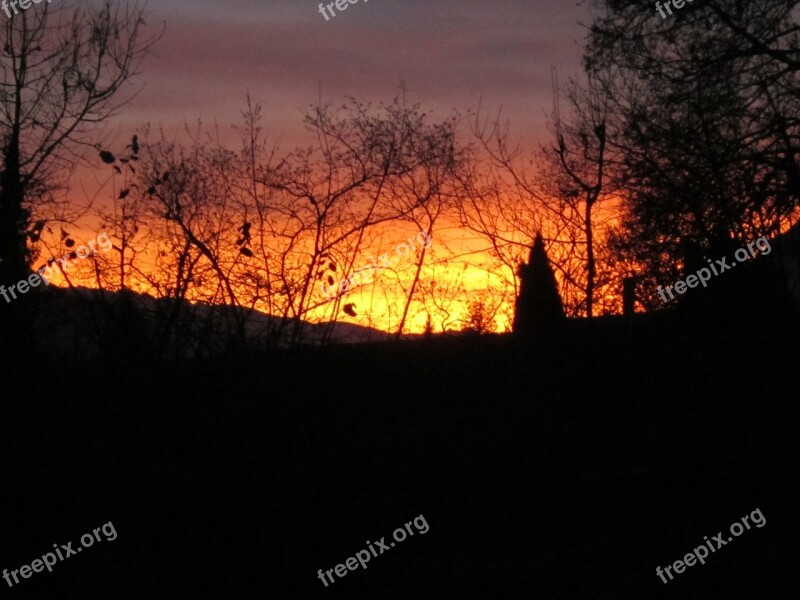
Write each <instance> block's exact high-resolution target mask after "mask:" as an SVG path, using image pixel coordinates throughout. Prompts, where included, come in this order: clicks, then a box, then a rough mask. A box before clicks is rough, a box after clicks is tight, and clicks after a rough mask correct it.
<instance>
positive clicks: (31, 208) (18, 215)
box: [0, 1, 153, 283]
mask: <svg viewBox="0 0 800 600" xmlns="http://www.w3.org/2000/svg"><path fill="white" fill-rule="evenodd" d="M3 21H4V22H3V24H2V27H0V147H2V152H3V155H2V164H1V165H0V170H2V173H0V282H3V283H9V282H11V283H16V282H17V281H19V280H21V279H23V278H24V277H26V276H27V275H28V273H29V268H30V263H31V261H32V259H33V258H34V255H33V254H32V253H31V251H30V249H29V246H28V242H31V243H33V244H35V243H36V242H37V241H38V240H39V238H40V235H41V230H42V228H41V227H37V226H34V227H31V219H32V218H36V217H34V216H33V215H34V213H35V212H36V211H35V209H36V206H37V203H39V202H41V201H42V200H44V199H46V197H47V194H48V192H50V191H52V189H53V188H55V187H57V186H58V185H59V184H61V183H63V180H64V176H65V175H68V174H69V172H70V170H71V169H72V167H73V165H74V164H75V162H76V160H80V159H81V157H82V152H81V144H84V145H85V144H86V141H87V136H88V135H89V133H90V132H91V131H92V130H93V129H94V128H95V126H96V124H97V123H99V122H102V121H103V120H105V119H106V118H107V117H109V116H110V115H112V114H114V112H115V110H116V109H118V108H119V107H120V106H121V105H122V104H123V103H124V101H117V102H115V101H114V99H115V97H116V96H117V92H118V91H119V90H120V88H121V86H122V84H123V83H124V82H126V81H128V80H129V79H130V78H131V77H133V76H134V75H135V73H136V67H137V65H138V63H139V61H140V59H141V58H142V57H143V56H144V54H145V53H146V52H147V49H148V48H149V47H150V45H151V44H152V42H153V40H145V41H143V39H142V36H141V26H142V25H143V24H144V9H143V8H142V7H140V6H139V5H138V4H136V3H134V4H129V5H122V6H120V7H113V5H112V3H111V2H110V1H106V2H104V3H103V5H102V6H101V7H100V8H90V7H88V6H84V5H83V3H81V4H79V5H78V6H77V7H74V8H56V7H54V6H53V5H51V4H50V3H49V2H42V3H41V4H38V5H37V6H35V7H32V8H30V9H28V10H20V11H18V13H15V14H12V15H11V16H10V17H9V18H5V17H4V18H3Z"/></svg>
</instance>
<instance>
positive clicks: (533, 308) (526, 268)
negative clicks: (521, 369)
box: [513, 234, 564, 338]
mask: <svg viewBox="0 0 800 600" xmlns="http://www.w3.org/2000/svg"><path fill="white" fill-rule="evenodd" d="M519 277H520V292H519V297H518V298H517V304H516V312H515V314H514V327H513V330H514V333H515V334H517V335H519V336H521V337H523V338H525V337H529V336H531V335H536V334H540V333H545V332H548V331H552V330H553V329H555V328H557V327H558V325H559V324H560V323H561V322H562V321H563V320H564V307H563V305H562V303H561V296H559V294H558V285H557V284H556V278H555V275H554V274H553V269H552V267H551V266H550V261H549V260H548V258H547V252H546V251H545V248H544V240H543V239H542V236H541V234H537V236H536V239H535V240H534V242H533V246H532V247H531V255H530V261H529V262H528V263H527V264H525V263H523V264H521V265H520V267H519Z"/></svg>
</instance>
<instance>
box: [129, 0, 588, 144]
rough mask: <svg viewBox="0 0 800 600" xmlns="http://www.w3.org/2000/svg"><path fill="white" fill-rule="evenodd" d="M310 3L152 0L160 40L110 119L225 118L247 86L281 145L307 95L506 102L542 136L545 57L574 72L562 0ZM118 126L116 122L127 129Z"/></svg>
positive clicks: (578, 10)
mask: <svg viewBox="0 0 800 600" xmlns="http://www.w3.org/2000/svg"><path fill="white" fill-rule="evenodd" d="M318 6H319V3H318V2H313V1H312V0H301V1H298V0H224V1H219V2H212V1H210V0H170V2H151V3H150V7H151V10H152V16H151V18H150V24H152V25H154V26H155V25H157V23H158V22H160V21H163V22H165V32H164V35H163V38H162V39H161V40H160V42H159V43H158V44H157V46H156V47H155V48H154V50H153V56H150V57H149V58H148V59H147V60H146V61H145V63H144V64H143V65H142V69H141V71H142V74H141V76H140V77H139V78H138V79H137V80H136V81H135V82H134V84H133V85H134V86H136V85H139V86H141V85H142V84H144V89H143V90H142V92H141V93H140V94H139V95H138V96H137V97H136V99H135V100H134V101H133V102H132V103H131V104H130V105H129V106H128V107H126V108H125V110H124V112H123V113H122V114H121V115H120V118H118V119H117V120H116V122H115V123H116V124H117V125H118V126H119V125H125V126H128V127H136V126H140V125H141V124H143V123H146V122H152V123H153V124H158V123H162V124H163V125H165V126H167V127H177V126H179V125H180V123H181V122H183V121H184V120H187V121H189V122H194V121H196V120H197V118H198V117H202V118H203V119H204V120H205V121H207V122H211V123H213V122H216V123H218V124H219V125H220V126H225V128H227V126H228V125H229V124H230V123H232V122H234V121H236V119H237V118H238V115H239V112H240V110H241V108H242V106H243V104H244V100H245V96H246V94H247V93H248V92H249V93H250V94H251V95H252V97H253V99H254V100H255V101H256V102H259V103H261V104H262V105H263V108H264V111H265V117H266V119H265V121H266V124H267V133H268V134H269V135H270V136H272V137H273V138H277V137H280V139H281V141H282V144H281V145H282V147H292V146H294V144H295V143H296V141H297V140H298V139H300V136H301V135H302V132H303V128H302V125H301V123H300V121H301V114H302V110H303V109H304V108H306V107H307V106H308V105H309V104H311V103H313V102H315V101H316V100H317V99H318V98H322V99H323V100H330V101H334V102H339V101H340V100H341V99H342V98H343V97H344V96H345V95H353V96H355V97H356V98H358V99H359V100H370V101H375V102H380V101H382V100H387V101H388V100H390V99H391V97H392V96H393V95H395V94H397V92H398V88H399V83H400V81H401V80H402V81H404V82H405V84H406V87H407V90H408V95H409V98H410V99H411V100H412V101H419V102H422V103H423V105H424V107H425V108H427V109H431V110H434V112H435V114H437V115H439V114H441V115H446V114H447V113H448V112H449V111H450V109H452V108H455V109H458V110H459V111H461V112H464V111H466V110H467V109H470V108H472V109H474V108H475V107H476V106H477V104H478V102H479V101H480V100H481V99H483V102H484V105H485V106H486V107H488V108H489V109H492V110H496V109H497V108H499V107H500V106H501V105H502V106H503V111H504V114H505V115H506V116H507V117H509V118H510V119H511V121H512V127H513V132H514V133H515V134H516V135H517V136H519V137H525V138H526V139H534V140H540V139H542V138H543V135H544V131H545V129H544V116H545V113H546V112H549V110H550V106H551V97H552V96H551V89H550V67H551V66H555V67H557V68H558V70H559V73H560V76H561V77H562V78H566V77H567V76H569V75H571V74H573V73H575V72H577V71H578V68H579V65H580V54H581V47H580V40H581V39H582V38H583V36H584V28H583V27H582V26H581V25H580V24H579V21H582V22H588V21H589V16H590V11H589V7H588V6H587V5H586V3H580V5H579V4H578V3H576V2H569V1H566V2H565V1H564V0H536V1H535V2H526V1H523V0H500V1H494V2H478V1H477V0H458V1H456V0H436V1H430V0H413V1H412V0H397V1H390V0H371V1H370V2H367V3H364V2H363V0H362V1H360V2H359V3H357V4H353V5H350V6H349V8H348V9H347V10H346V11H344V12H342V13H341V14H339V15H337V16H336V17H334V18H332V19H331V20H330V21H325V19H324V18H323V16H322V15H321V14H320V13H319V12H318ZM126 134H127V130H126Z"/></svg>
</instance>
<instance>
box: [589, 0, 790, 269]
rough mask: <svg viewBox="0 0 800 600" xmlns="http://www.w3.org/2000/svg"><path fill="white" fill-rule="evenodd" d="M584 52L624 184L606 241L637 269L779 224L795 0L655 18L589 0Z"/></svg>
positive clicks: (692, 265) (720, 251)
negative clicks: (614, 227) (605, 107)
mask: <svg viewBox="0 0 800 600" xmlns="http://www.w3.org/2000/svg"><path fill="white" fill-rule="evenodd" d="M597 4H598V5H599V7H600V11H599V16H598V17H597V19H596V20H595V22H594V23H593V26H592V30H591V34H590V38H589V43H588V46H587V49H586V54H585V59H584V60H585V65H586V68H587V70H588V71H589V72H590V73H592V74H594V76H595V77H596V78H597V79H598V80H599V81H601V82H602V85H603V86H605V88H606V91H607V94H608V97H609V98H611V99H612V100H613V102H612V104H611V106H610V115H609V120H608V127H607V130H606V137H607V143H608V145H609V148H610V154H611V156H612V159H613V160H614V161H616V164H618V165H619V169H617V170H616V174H617V175H618V185H619V187H620V188H621V189H623V190H624V194H623V197H624V199H625V208H626V211H625V216H624V219H623V222H622V226H623V227H622V229H621V230H620V231H619V232H618V238H617V240H616V241H615V242H614V244H615V245H616V246H617V247H619V248H620V249H625V250H626V251H628V252H629V253H630V254H628V257H629V258H631V259H633V260H634V261H636V262H638V263H639V264H643V265H644V266H645V267H646V270H647V273H648V276H649V277H664V276H669V277H672V276H673V275H674V273H673V275H668V273H669V272H671V271H675V270H677V269H684V270H686V271H693V270H695V269H696V268H697V266H698V265H702V264H704V262H705V260H706V259H709V258H712V259H713V258H719V257H720V256H723V255H724V254H726V253H728V252H729V251H730V250H731V248H732V247H736V246H738V245H739V244H740V243H741V242H742V241H749V240H751V239H753V238H755V237H758V236H760V235H764V234H773V233H775V232H776V231H779V230H781V229H785V228H786V227H787V226H788V225H789V223H791V222H792V220H793V219H795V218H796V217H797V214H798V200H799V199H800V177H798V175H800V169H799V168H798V165H799V164H800V161H798V152H800V93H799V92H800V87H799V86H798V69H799V68H800V61H798V56H800V29H798V27H797V25H796V23H795V20H794V19H793V17H792V10H793V6H794V4H795V3H794V2H788V3H787V2H785V1H782V0H752V1H750V2H740V1H738V0H709V1H707V2H705V1H704V2H697V3H694V4H693V5H687V6H686V7H685V8H684V9H682V10H680V11H677V12H676V13H675V14H673V15H672V16H668V17H667V18H666V19H662V18H660V17H659V16H658V15H657V14H654V12H653V10H652V8H649V9H645V8H643V5H642V3H641V2H635V1H633V0H627V1H622V2H620V1H617V0H613V1H612V0H608V1H598V2H597Z"/></svg>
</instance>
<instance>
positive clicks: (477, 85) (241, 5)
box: [76, 0, 591, 330]
mask: <svg viewBox="0 0 800 600" xmlns="http://www.w3.org/2000/svg"><path fill="white" fill-rule="evenodd" d="M149 7H150V11H151V15H150V17H149V19H148V26H149V27H148V29H149V31H150V32H154V31H157V30H158V29H159V28H161V27H163V28H164V32H163V35H162V37H161V39H160V40H159V41H158V42H157V44H156V45H155V46H154V48H153V49H152V52H151V55H150V56H148V57H147V58H146V59H145V60H144V62H143V63H142V64H141V66H140V69H139V71H140V74H139V75H138V76H137V77H136V78H135V79H134V80H133V82H132V83H130V84H129V85H128V86H127V89H126V90H123V91H127V93H128V94H129V95H131V94H133V93H134V92H135V91H137V90H138V93H137V94H136V95H135V97H134V98H133V99H132V101H131V102H130V103H129V104H127V105H126V106H124V107H123V108H122V109H121V110H120V112H119V114H118V115H117V116H116V117H115V118H114V119H112V120H110V121H109V122H108V123H105V124H104V125H103V130H102V133H100V135H99V136H98V139H99V140H100V142H101V143H102V144H103V145H104V146H105V147H107V148H121V147H123V145H124V144H125V143H127V141H128V140H129V139H130V136H131V134H132V133H134V132H135V131H137V130H139V131H141V128H142V127H143V126H144V125H146V124H148V123H149V124H151V125H152V126H154V127H163V128H164V130H165V132H166V133H167V137H172V136H176V138H177V139H178V140H181V139H182V133H181V132H182V129H183V124H184V123H188V124H190V125H191V126H192V127H193V128H194V127H195V125H196V124H197V122H198V120H202V122H203V126H205V127H206V128H209V129H210V128H212V127H214V126H217V127H218V130H219V132H220V134H221V137H222V141H223V142H227V143H228V144H230V146H231V147H234V148H236V147H238V144H239V143H240V141H239V139H240V138H239V137H238V134H236V133H235V132H234V131H233V129H232V125H234V124H238V122H239V120H240V116H241V112H242V110H243V109H244V106H245V101H246V97H247V95H248V94H250V96H251V98H252V100H253V102H254V103H258V104H261V106H262V109H263V119H262V125H263V127H264V133H265V135H266V138H267V141H268V143H269V144H270V145H271V146H272V145H277V147H278V148H279V151H280V152H281V153H284V152H288V151H290V150H291V149H293V148H294V147H296V146H298V145H302V144H306V143H309V142H310V141H311V139H310V138H309V137H308V134H307V133H306V130H305V128H304V125H303V123H302V117H303V113H304V111H305V110H306V109H307V108H308V107H309V105H311V104H313V103H315V102H317V101H318V100H322V101H328V102H331V103H333V104H335V105H339V104H341V103H342V102H343V101H344V99H345V97H346V96H348V95H352V96H353V97H355V98H356V99H357V100H359V101H362V102H372V103H374V104H379V103H381V102H389V101H391V99H392V98H393V97H395V96H397V95H398V94H400V93H401V90H400V86H401V82H403V83H404V85H405V89H406V98H407V100H408V101H409V102H412V103H413V102H420V103H421V104H422V108H423V110H425V111H431V112H432V113H433V114H432V120H434V121H436V120H441V119H445V118H446V117H447V116H448V115H449V114H450V113H451V112H452V111H453V110H456V111H458V112H459V113H460V114H461V115H462V116H465V115H466V114H467V113H468V112H469V111H474V110H475V109H476V108H477V107H478V105H479V103H480V104H481V107H482V109H481V110H482V111H483V114H484V115H486V116H490V117H493V116H495V115H496V114H497V111H498V110H499V109H501V108H502V114H503V117H504V119H508V120H509V121H510V124H511V130H510V131H511V136H512V139H513V140H515V141H519V142H521V143H522V145H523V147H524V148H528V149H533V148H536V145H537V144H538V143H541V142H543V141H545V140H546V139H547V137H546V136H547V132H546V124H545V119H546V116H547V115H548V114H549V112H550V109H551V106H552V89H551V67H553V66H555V67H556V68H557V69H558V73H559V77H560V79H561V81H565V80H566V79H567V78H568V77H570V76H571V75H574V74H576V73H577V72H578V71H579V68H580V58H581V51H582V48H581V46H582V44H581V41H582V40H583V38H584V35H585V29H584V27H583V26H582V25H581V22H583V23H586V22H589V21H590V16H591V14H590V8H589V6H588V4H587V3H584V2H581V3H574V2H564V1H563V0H538V1H537V2H523V1H522V0H502V1H500V2H492V3H488V2H478V1H476V0H459V1H458V2H456V1H455V0H438V1H435V2H430V1H428V0H405V1H390V0H370V1H368V2H366V3H365V2H364V1H363V0H360V1H359V2H358V3H356V4H351V5H349V6H348V8H347V10H345V11H343V12H338V11H337V16H336V17H333V18H331V19H330V20H329V21H326V20H325V18H324V17H323V16H322V15H321V14H320V12H319V3H318V2H312V1H311V0H303V1H297V0H225V1H224V2H211V1H210V0H171V1H170V2H169V3H167V2H155V1H152V2H150V3H149ZM468 134H469V131H468V127H467V126H466V124H462V125H461V126H460V129H459V135H462V136H466V135H468ZM183 139H184V140H185V138H183ZM95 161H96V159H95ZM98 162H99V161H98ZM106 171H107V170H106ZM76 180H77V181H80V182H81V183H80V185H81V186H82V187H83V190H82V191H81V192H80V194H82V195H84V196H87V197H88V194H87V190H91V189H92V188H95V189H96V186H97V183H98V182H99V181H101V180H106V181H107V176H106V172H105V171H103V170H102V169H101V170H99V171H97V170H90V171H89V172H83V173H79V174H78V176H77V178H76ZM87 182H88V183H87ZM114 193H115V192H114ZM100 196H101V197H103V196H108V197H112V196H111V195H109V194H107V193H105V192H101V194H100ZM443 225H444V223H440V228H439V231H438V232H437V234H436V235H434V238H435V242H434V253H435V252H436V250H437V249H438V250H439V256H443V255H444V253H442V252H441V248H442V246H443V245H445V246H446V247H447V254H449V255H451V256H469V257H470V258H469V262H470V265H469V267H468V269H467V271H465V272H462V271H461V269H460V268H458V267H460V265H457V266H455V269H454V270H455V272H457V273H458V281H459V284H464V285H465V286H467V287H469V288H471V289H473V290H480V289H486V288H487V287H496V285H497V282H492V281H490V279H492V277H493V275H491V274H490V273H489V269H487V268H486V265H487V264H488V263H487V260H486V259H487V258H488V255H486V256H485V257H484V256H482V255H483V254H484V252H483V251H484V249H486V248H487V247H488V246H487V242H486V240H485V239H482V238H479V237H478V236H477V235H476V234H474V233H471V232H469V231H467V230H464V229H461V228H460V227H459V226H458V224H457V223H451V224H449V226H447V227H443ZM94 229H96V225H95V224H94V223H89V224H87V226H86V228H85V231H83V232H82V233H83V234H85V235H84V237H87V238H90V237H94V235H95V234H96V232H94ZM406 233H410V234H411V235H413V234H414V232H413V231H411V232H406ZM112 235H113V234H112ZM395 238H396V239H397V241H399V240H402V239H404V238H403V237H402V236H398V235H393V233H392V232H391V231H390V232H388V233H387V235H386V237H385V238H384V239H385V247H383V248H380V249H377V251H380V252H385V251H387V250H388V251H391V250H392V249H393V248H394V246H395V245H396V243H397V241H396V240H395ZM434 258H435V257H434ZM447 266H449V265H447ZM451 274H452V273H451V271H449V270H448V272H447V273H442V275H441V277H443V278H451ZM505 277H506V279H508V277H513V275H512V274H510V273H509V274H506V276H505ZM142 291H144V290H142ZM354 295H355V294H354ZM389 304H391V300H389ZM512 304H513V303H512ZM382 305H383V306H384V308H385V310H386V311H388V312H394V313H396V311H397V309H396V308H395V309H391V307H390V308H386V306H387V304H386V299H384V301H382ZM362 306H363V304H362ZM373 308H374V309H375V310H374V311H373V312H372V314H371V319H370V321H369V325H372V326H381V325H382V324H384V323H383V321H385V319H386V317H381V316H379V315H377V314H376V312H375V311H377V310H378V309H377V307H376V306H375V305H373ZM510 308H511V305H507V306H506V309H505V316H503V317H502V318H498V320H497V326H498V328H499V329H501V330H502V329H504V328H507V327H508V326H509V325H510V320H509V317H510V314H511V313H510ZM462 311H463V307H462ZM388 312H386V313H385V314H388ZM420 318H422V317H418V318H417V319H415V320H414V324H413V327H412V328H413V329H414V330H420V328H421V327H422V325H423V322H422V321H420V320H419V319H420ZM357 322H361V323H362V324H367V322H366V321H364V320H363V319H357Z"/></svg>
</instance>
